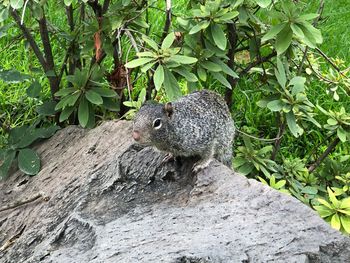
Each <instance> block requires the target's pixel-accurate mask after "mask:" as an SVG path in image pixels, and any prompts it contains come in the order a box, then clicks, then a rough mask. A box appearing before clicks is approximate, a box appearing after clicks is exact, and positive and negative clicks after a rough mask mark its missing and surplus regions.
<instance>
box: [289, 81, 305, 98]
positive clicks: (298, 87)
mask: <svg viewBox="0 0 350 263" xmlns="http://www.w3.org/2000/svg"><path fill="white" fill-rule="evenodd" d="M305 81H306V78H304V77H294V78H292V79H291V80H290V82H289V85H292V86H293V88H292V95H293V96H294V95H296V94H297V93H300V92H304V91H305V87H304V85H305Z"/></svg>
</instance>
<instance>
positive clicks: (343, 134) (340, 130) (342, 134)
mask: <svg viewBox="0 0 350 263" xmlns="http://www.w3.org/2000/svg"><path fill="white" fill-rule="evenodd" d="M346 135H347V132H346V131H345V130H344V129H343V127H341V126H339V128H338V129H337V136H338V138H339V139H340V141H341V142H346V137H347V136H346Z"/></svg>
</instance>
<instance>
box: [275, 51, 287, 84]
mask: <svg viewBox="0 0 350 263" xmlns="http://www.w3.org/2000/svg"><path fill="white" fill-rule="evenodd" d="M275 76H276V78H277V81H278V83H279V84H280V85H281V87H282V88H284V87H285V86H286V83H287V77H286V72H285V69H284V66H283V63H282V61H281V59H280V58H277V70H275Z"/></svg>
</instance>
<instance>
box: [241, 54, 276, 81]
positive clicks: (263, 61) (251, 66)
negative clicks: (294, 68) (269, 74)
mask: <svg viewBox="0 0 350 263" xmlns="http://www.w3.org/2000/svg"><path fill="white" fill-rule="evenodd" d="M276 55H277V52H276V51H273V52H272V53H271V54H269V55H267V56H265V57H261V58H260V59H257V60H256V61H253V62H251V63H250V64H249V65H248V66H247V67H245V68H244V69H243V70H242V71H241V72H240V73H239V76H240V77H243V76H244V75H246V74H247V73H248V72H249V70H251V69H252V68H254V67H255V66H257V65H260V64H261V63H265V62H267V61H269V60H270V59H271V58H273V57H274V56H276Z"/></svg>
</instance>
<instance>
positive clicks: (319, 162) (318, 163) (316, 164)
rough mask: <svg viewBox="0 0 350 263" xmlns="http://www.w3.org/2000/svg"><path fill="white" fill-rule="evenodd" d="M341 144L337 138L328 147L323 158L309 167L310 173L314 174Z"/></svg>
mask: <svg viewBox="0 0 350 263" xmlns="http://www.w3.org/2000/svg"><path fill="white" fill-rule="evenodd" d="M339 142H340V139H339V138H338V137H337V138H335V139H334V141H332V142H331V143H330V144H329V145H328V147H327V149H326V150H325V151H324V152H323V153H322V154H321V156H320V157H319V158H318V159H317V160H316V161H315V162H314V163H313V164H311V165H310V166H309V168H308V171H309V173H312V172H313V171H314V170H315V169H316V168H317V167H318V166H319V165H320V164H321V162H322V161H323V160H324V159H325V158H326V157H327V156H328V155H329V154H330V153H331V152H332V151H333V150H334V149H335V147H336V146H337V144H338V143H339Z"/></svg>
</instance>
